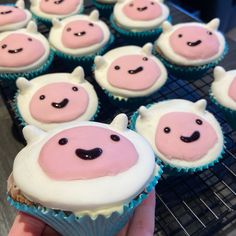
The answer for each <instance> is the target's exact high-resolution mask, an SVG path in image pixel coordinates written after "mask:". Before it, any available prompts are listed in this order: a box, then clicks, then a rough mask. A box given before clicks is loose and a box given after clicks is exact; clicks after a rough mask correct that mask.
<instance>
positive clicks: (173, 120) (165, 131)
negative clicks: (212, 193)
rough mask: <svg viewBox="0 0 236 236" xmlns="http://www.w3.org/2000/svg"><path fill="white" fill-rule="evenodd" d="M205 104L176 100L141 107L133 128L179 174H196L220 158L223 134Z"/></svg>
mask: <svg viewBox="0 0 236 236" xmlns="http://www.w3.org/2000/svg"><path fill="white" fill-rule="evenodd" d="M205 109H206V101H205V100H203V99H202V100H199V101H197V102H195V103H193V102H190V101H187V100H182V99H173V100H168V101H163V102H159V103H156V104H153V105H151V106H150V107H149V108H145V107H140V109H139V115H138V117H137V120H136V122H135V123H134V127H135V129H136V130H137V132H138V133H139V134H141V135H142V136H143V137H145V138H146V139H147V141H148V142H149V143H150V144H151V146H152V148H153V150H154V152H155V153H156V155H157V156H158V157H159V158H160V159H161V160H162V161H163V162H164V163H165V164H166V165H167V166H169V167H172V168H176V169H177V171H184V172H188V171H196V170H202V169H203V168H207V167H208V166H210V165H213V164H214V163H215V162H216V161H218V159H219V157H221V153H222V150H223V147H224V140H223V134H222V131H221V128H220V125H219V123H218V122H217V120H216V118H215V117H214V116H213V115H212V114H211V113H209V112H208V111H206V110H205Z"/></svg>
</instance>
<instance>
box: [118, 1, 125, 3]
mask: <svg viewBox="0 0 236 236" xmlns="http://www.w3.org/2000/svg"><path fill="white" fill-rule="evenodd" d="M117 2H118V3H123V2H125V0H117Z"/></svg>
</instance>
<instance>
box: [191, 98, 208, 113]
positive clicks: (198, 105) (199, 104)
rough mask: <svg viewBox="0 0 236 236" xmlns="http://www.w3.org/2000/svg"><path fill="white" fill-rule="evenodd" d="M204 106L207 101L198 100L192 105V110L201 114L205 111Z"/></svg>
mask: <svg viewBox="0 0 236 236" xmlns="http://www.w3.org/2000/svg"><path fill="white" fill-rule="evenodd" d="M206 106H207V101H206V100H205V99H200V100H198V101H196V102H195V103H194V108H195V109H196V110H197V111H200V112H202V113H204V112H205V111H206Z"/></svg>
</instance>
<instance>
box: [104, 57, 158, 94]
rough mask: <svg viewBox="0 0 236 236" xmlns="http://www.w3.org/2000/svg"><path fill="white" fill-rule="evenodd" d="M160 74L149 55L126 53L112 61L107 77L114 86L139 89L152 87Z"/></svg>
mask: <svg viewBox="0 0 236 236" xmlns="http://www.w3.org/2000/svg"><path fill="white" fill-rule="evenodd" d="M160 74H161V70H160V68H159V66H158V65H157V63H156V62H155V61H153V60H152V59H151V58H150V57H146V56H141V55H128V56H122V57H119V58H118V59H116V60H115V61H113V62H112V64H111V65H110V67H109V69H108V72H107V77H108V82H109V83H110V84H111V85H112V86H114V87H117V88H120V89H128V90H133V91H140V90H145V89H148V88H150V87H152V86H153V84H154V83H155V82H156V81H157V80H158V78H159V77H160Z"/></svg>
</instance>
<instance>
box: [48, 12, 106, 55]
mask: <svg viewBox="0 0 236 236" xmlns="http://www.w3.org/2000/svg"><path fill="white" fill-rule="evenodd" d="M109 38H110V31H109V28H108V27H107V25H106V24H105V23H104V22H103V21H101V20H99V12H98V11H97V10H94V11H92V12H91V13H90V15H76V16H71V17H68V18H66V19H64V20H62V21H59V20H57V19H53V27H52V28H51V30H50V34H49V41H50V43H51V45H52V47H53V48H55V49H56V50H58V51H61V52H63V53H65V54H70V55H73V56H83V55H88V54H90V53H95V52H97V51H98V50H99V49H101V48H102V47H103V46H104V45H105V44H106V43H107V42H108V41H109Z"/></svg>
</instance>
